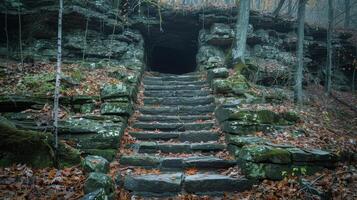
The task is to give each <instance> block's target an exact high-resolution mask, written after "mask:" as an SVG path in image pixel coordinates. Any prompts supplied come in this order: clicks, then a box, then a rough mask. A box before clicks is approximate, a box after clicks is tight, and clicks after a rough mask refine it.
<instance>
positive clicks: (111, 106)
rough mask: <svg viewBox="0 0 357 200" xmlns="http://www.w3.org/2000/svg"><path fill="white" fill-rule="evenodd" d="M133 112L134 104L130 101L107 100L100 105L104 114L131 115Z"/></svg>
mask: <svg viewBox="0 0 357 200" xmlns="http://www.w3.org/2000/svg"><path fill="white" fill-rule="evenodd" d="M133 112H134V110H133V106H132V105H131V104H130V103H117V102H105V103H103V104H102V105H101V107H100V114H102V115H123V116H131V115H132V114H133Z"/></svg>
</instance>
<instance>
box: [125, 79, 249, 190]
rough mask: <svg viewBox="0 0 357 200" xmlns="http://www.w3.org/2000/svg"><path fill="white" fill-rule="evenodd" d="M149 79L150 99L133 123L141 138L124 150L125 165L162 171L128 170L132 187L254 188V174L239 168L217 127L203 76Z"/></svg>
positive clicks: (146, 89)
mask: <svg viewBox="0 0 357 200" xmlns="http://www.w3.org/2000/svg"><path fill="white" fill-rule="evenodd" d="M143 85H144V87H143V89H144V91H143V94H144V97H142V99H141V100H142V101H143V103H144V105H142V106H139V108H138V111H139V113H140V114H139V115H138V116H136V117H135V119H134V120H133V123H132V124H131V125H130V127H129V128H128V133H129V134H130V135H131V136H132V137H133V138H135V139H136V140H135V143H134V144H131V145H129V146H127V147H126V148H129V149H130V150H131V151H130V152H131V153H127V154H125V155H122V156H121V158H120V165H121V166H127V167H128V168H130V169H135V168H137V169H138V168H144V169H158V170H159V173H155V174H150V173H148V174H136V173H130V172H129V173H127V174H126V175H125V177H124V188H125V189H126V190H128V191H130V192H132V193H133V194H137V195H140V196H171V195H176V194H179V193H181V194H186V193H195V194H222V193H224V192H239V191H243V190H246V189H249V188H250V186H251V185H252V182H251V180H248V179H246V178H245V177H244V176H242V175H240V174H239V173H235V170H236V172H237V167H236V162H235V161H234V160H231V159H230V158H229V155H228V153H227V151H226V144H225V142H224V137H223V136H222V135H221V133H219V131H218V129H217V128H216V120H215V117H214V115H213V111H214V109H215V103H214V97H213V95H212V94H211V90H210V89H209V87H208V84H207V82H206V81H205V80H204V77H203V76H201V75H199V74H198V73H191V74H186V75H168V74H159V75H157V76H152V75H145V76H144V78H143ZM158 170H156V171H158ZM133 171H135V170H133ZM192 171H193V173H192ZM232 174H234V176H233V175H232Z"/></svg>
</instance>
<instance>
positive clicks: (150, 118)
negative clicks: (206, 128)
mask: <svg viewBox="0 0 357 200" xmlns="http://www.w3.org/2000/svg"><path fill="white" fill-rule="evenodd" d="M137 119H138V121H142V122H163V123H182V122H194V121H198V120H202V121H205V120H210V119H212V116H209V115H182V116H178V115H140V116H139V117H138V118H137Z"/></svg>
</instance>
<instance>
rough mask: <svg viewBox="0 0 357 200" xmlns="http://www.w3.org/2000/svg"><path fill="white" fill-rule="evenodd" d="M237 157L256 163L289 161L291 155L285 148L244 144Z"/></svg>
mask: <svg viewBox="0 0 357 200" xmlns="http://www.w3.org/2000/svg"><path fill="white" fill-rule="evenodd" d="M239 158H240V159H242V160H245V161H250V162H256V163H260V162H271V163H282V164H287V163H291V156H290V153H289V152H288V151H287V150H285V149H281V148H274V147H270V146H266V145H249V146H244V147H243V148H242V150H241V151H240V153H239Z"/></svg>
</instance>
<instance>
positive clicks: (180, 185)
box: [124, 172, 254, 196]
mask: <svg viewBox="0 0 357 200" xmlns="http://www.w3.org/2000/svg"><path fill="white" fill-rule="evenodd" d="M253 183H254V182H253V181H251V180H248V179H246V178H244V177H240V178H232V177H229V176H225V175H221V174H218V173H215V172H212V173H210V174H207V173H203V172H200V173H198V174H195V175H185V174H184V173H181V172H171V173H161V174H144V175H134V174H131V175H126V176H125V178H124V189H126V190H128V191H130V192H133V193H134V194H137V195H142V196H172V195H174V194H178V193H181V192H182V191H184V192H185V193H195V194H222V193H225V192H242V191H244V190H247V189H249V188H251V186H252V185H253Z"/></svg>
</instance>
